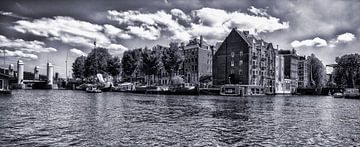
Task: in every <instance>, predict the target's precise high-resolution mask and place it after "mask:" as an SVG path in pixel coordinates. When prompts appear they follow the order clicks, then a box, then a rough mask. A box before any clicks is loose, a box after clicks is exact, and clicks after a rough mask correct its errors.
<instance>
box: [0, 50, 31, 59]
mask: <svg viewBox="0 0 360 147" xmlns="http://www.w3.org/2000/svg"><path fill="white" fill-rule="evenodd" d="M0 56H2V57H3V56H4V51H3V50H1V51H0ZM5 56H6V57H20V58H28V59H38V56H37V55H35V54H31V53H24V52H23V51H19V50H16V51H10V50H5Z"/></svg>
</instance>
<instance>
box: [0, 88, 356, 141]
mask: <svg viewBox="0 0 360 147" xmlns="http://www.w3.org/2000/svg"><path fill="white" fill-rule="evenodd" d="M43 145H50V146H69V145H74V146H129V145H132V146H134V145H135V146H241V145H250V146H257V145H264V146H279V145H283V146H293V145H300V146H310V145H323V146H352V145H355V146H360V100H350V99H334V98H332V97H329V96H316V97H315V96H269V97H245V98H240V97H222V96H163V95H143V94H130V93H110V92H109V93H98V94H90V93H85V92H83V91H62V90H17V91H13V94H12V95H11V96H4V95H2V96H0V146H43Z"/></svg>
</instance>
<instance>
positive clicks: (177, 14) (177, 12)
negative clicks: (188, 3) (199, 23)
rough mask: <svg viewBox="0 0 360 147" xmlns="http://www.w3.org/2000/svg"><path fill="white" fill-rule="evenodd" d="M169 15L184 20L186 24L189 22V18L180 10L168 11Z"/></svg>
mask: <svg viewBox="0 0 360 147" xmlns="http://www.w3.org/2000/svg"><path fill="white" fill-rule="evenodd" d="M170 13H171V15H173V16H175V17H177V18H179V19H182V20H185V21H187V22H189V21H191V17H190V16H189V15H186V14H185V13H184V12H183V11H182V10H180V9H171V10H170Z"/></svg>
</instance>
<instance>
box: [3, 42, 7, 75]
mask: <svg viewBox="0 0 360 147" xmlns="http://www.w3.org/2000/svg"><path fill="white" fill-rule="evenodd" d="M3 52H4V74H5V67H6V65H5V48H3Z"/></svg>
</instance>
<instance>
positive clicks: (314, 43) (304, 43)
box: [291, 37, 328, 48]
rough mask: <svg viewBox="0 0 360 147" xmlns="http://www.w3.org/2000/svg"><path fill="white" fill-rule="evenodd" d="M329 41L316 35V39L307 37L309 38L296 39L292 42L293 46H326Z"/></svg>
mask: <svg viewBox="0 0 360 147" xmlns="http://www.w3.org/2000/svg"><path fill="white" fill-rule="evenodd" d="M327 45H328V44H327V41H326V40H324V39H321V38H319V37H315V38H314V39H307V40H302V41H298V40H295V41H293V42H291V46H292V47H295V48H297V47H325V46H327Z"/></svg>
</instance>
